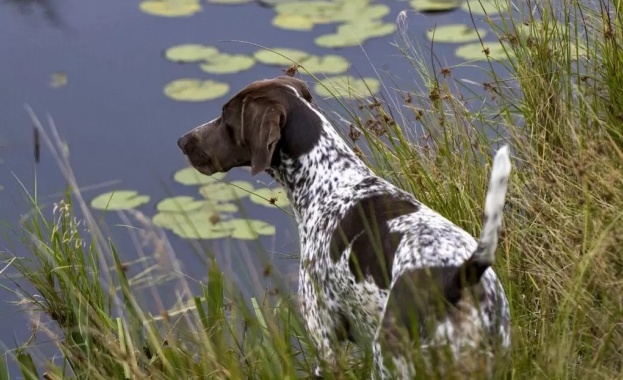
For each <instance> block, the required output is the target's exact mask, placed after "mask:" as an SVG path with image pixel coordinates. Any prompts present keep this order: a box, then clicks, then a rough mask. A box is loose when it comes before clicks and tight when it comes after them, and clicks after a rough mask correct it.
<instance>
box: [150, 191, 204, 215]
mask: <svg viewBox="0 0 623 380" xmlns="http://www.w3.org/2000/svg"><path fill="white" fill-rule="evenodd" d="M204 204H205V201H198V200H196V199H195V198H193V197H189V196H186V195H182V196H177V197H171V198H166V199H163V200H162V201H160V202H159V203H158V204H157V205H156V208H157V209H158V211H162V212H188V211H193V210H197V209H199V208H201V206H203V205H204Z"/></svg>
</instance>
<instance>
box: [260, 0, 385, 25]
mask: <svg viewBox="0 0 623 380" xmlns="http://www.w3.org/2000/svg"><path fill="white" fill-rule="evenodd" d="M275 11H276V12H277V14H276V15H275V17H274V18H273V21H272V22H273V25H275V26H277V27H279V28H283V29H290V30H311V29H312V28H313V27H314V25H315V24H328V23H334V22H366V21H368V22H369V21H373V20H374V21H376V22H378V21H379V20H380V19H381V18H382V17H384V16H386V15H388V14H389V13H390V11H391V10H390V8H389V7H388V6H387V5H384V4H376V5H370V4H369V1H367V0H366V1H362V0H352V1H334V2H333V1H300V2H295V1H292V2H284V3H279V4H277V5H275Z"/></svg>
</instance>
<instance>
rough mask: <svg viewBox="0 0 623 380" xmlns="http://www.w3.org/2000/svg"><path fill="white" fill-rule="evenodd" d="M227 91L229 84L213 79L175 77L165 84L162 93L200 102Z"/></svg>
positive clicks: (175, 97) (173, 97)
mask: <svg viewBox="0 0 623 380" xmlns="http://www.w3.org/2000/svg"><path fill="white" fill-rule="evenodd" d="M228 92H229V84H227V83H223V82H217V81H214V80H203V81H202V80H200V79H188V78H183V79H177V80H174V81H173V82H170V83H169V84H167V85H166V86H165V88H164V93H165V94H166V95H167V96H168V97H170V98H172V99H175V100H182V101H189V102H202V101H206V100H212V99H216V98H220V97H221V96H224V95H225V94H227V93H228Z"/></svg>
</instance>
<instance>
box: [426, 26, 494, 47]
mask: <svg viewBox="0 0 623 380" xmlns="http://www.w3.org/2000/svg"><path fill="white" fill-rule="evenodd" d="M486 35H487V30H486V29H482V28H478V29H474V27H473V26H471V25H465V24H452V25H443V26H438V27H436V28H435V29H429V30H427V31H426V37H427V38H428V39H429V40H431V41H433V40H434V41H435V42H450V43H465V42H472V41H478V40H479V39H480V38H484V37H485V36H486Z"/></svg>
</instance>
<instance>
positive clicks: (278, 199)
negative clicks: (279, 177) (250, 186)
mask: <svg viewBox="0 0 623 380" xmlns="http://www.w3.org/2000/svg"><path fill="white" fill-rule="evenodd" d="M249 200H250V201H251V202H253V203H256V204H258V205H261V206H266V207H273V208H277V207H278V208H285V207H288V205H289V204H290V202H289V201H288V197H287V196H286V193H285V191H284V190H283V189H269V188H263V189H255V190H253V194H251V195H249Z"/></svg>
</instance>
